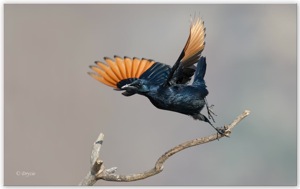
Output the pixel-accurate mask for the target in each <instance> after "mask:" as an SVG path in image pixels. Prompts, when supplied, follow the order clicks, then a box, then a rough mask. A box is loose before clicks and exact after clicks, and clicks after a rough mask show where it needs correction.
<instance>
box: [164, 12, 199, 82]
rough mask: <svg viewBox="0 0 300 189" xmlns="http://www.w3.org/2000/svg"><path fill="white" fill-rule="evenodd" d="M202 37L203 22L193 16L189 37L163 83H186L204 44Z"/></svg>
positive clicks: (193, 70) (194, 68)
mask: <svg viewBox="0 0 300 189" xmlns="http://www.w3.org/2000/svg"><path fill="white" fill-rule="evenodd" d="M204 39H205V27H204V22H203V21H202V20H201V19H200V18H194V20H193V21H192V22H191V27H190V35H189V38H188V40H187V42H186V44H185V46H184V48H183V50H182V52H181V54H180V56H179V58H178V60H177V61H176V63H175V64H174V66H173V67H172V70H171V72H170V74H169V75H168V79H167V80H166V81H165V83H164V85H174V84H179V83H187V82H188V81H189V80H190V79H191V77H192V76H193V75H194V72H195V70H196V67H195V66H194V64H195V63H197V62H198V61H199V59H200V56H201V52H202V51H203V49H204V46H205V41H204Z"/></svg>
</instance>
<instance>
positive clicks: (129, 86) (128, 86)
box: [121, 84, 136, 90]
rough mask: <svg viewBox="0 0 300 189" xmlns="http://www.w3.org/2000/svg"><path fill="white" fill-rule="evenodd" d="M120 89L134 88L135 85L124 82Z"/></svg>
mask: <svg viewBox="0 0 300 189" xmlns="http://www.w3.org/2000/svg"><path fill="white" fill-rule="evenodd" d="M121 89H125V90H127V89H136V87H134V86H132V85H131V84H126V85H124V86H123V87H121Z"/></svg>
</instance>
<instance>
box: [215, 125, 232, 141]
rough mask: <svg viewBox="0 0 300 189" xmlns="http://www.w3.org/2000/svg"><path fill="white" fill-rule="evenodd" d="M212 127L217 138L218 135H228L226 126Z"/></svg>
mask: <svg viewBox="0 0 300 189" xmlns="http://www.w3.org/2000/svg"><path fill="white" fill-rule="evenodd" d="M214 128H215V130H216V131H217V137H218V140H219V135H221V136H226V137H229V134H228V133H226V131H227V129H228V127H227V126H226V125H225V126H224V127H214Z"/></svg>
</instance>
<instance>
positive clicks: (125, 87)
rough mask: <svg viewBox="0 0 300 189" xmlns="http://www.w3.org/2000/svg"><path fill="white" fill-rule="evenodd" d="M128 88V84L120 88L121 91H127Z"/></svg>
mask: <svg viewBox="0 0 300 189" xmlns="http://www.w3.org/2000/svg"><path fill="white" fill-rule="evenodd" d="M128 87H129V84H126V85H124V86H123V87H121V89H127V88H128Z"/></svg>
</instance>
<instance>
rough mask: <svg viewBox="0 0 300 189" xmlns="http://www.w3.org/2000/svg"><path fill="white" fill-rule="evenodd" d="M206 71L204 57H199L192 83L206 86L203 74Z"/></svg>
mask: <svg viewBox="0 0 300 189" xmlns="http://www.w3.org/2000/svg"><path fill="white" fill-rule="evenodd" d="M205 72H206V57H203V56H202V57H201V58H200V60H199V61H198V64H197V69H196V73H195V78H194V82H193V85H196V86H203V87H206V85H205V81H204V76H205Z"/></svg>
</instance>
